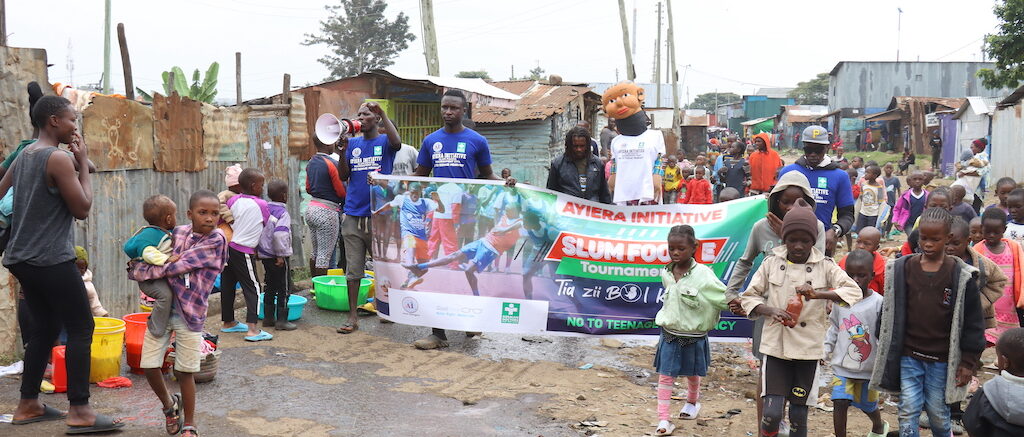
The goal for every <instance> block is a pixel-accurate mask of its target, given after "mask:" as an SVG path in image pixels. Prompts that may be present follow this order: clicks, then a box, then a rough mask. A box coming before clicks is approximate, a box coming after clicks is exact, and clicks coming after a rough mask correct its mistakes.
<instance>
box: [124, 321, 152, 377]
mask: <svg viewBox="0 0 1024 437" xmlns="http://www.w3.org/2000/svg"><path fill="white" fill-rule="evenodd" d="M148 319H149V313H134V314H129V315H127V316H124V317H122V318H121V320H124V324H125V332H124V344H125V348H126V349H127V352H128V357H127V358H128V368H129V369H130V370H131V372H132V373H134V374H136V375H141V374H142V373H143V372H142V369H141V368H140V367H139V363H140V362H141V361H142V339H143V338H145V336H146V321H147V320H148Z"/></svg>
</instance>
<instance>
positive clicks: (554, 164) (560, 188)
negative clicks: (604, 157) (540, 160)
mask: <svg viewBox="0 0 1024 437" xmlns="http://www.w3.org/2000/svg"><path fill="white" fill-rule="evenodd" d="M547 188H548V189H549V190H552V191H557V192H559V193H564V194H568V195H570V196H575V197H579V198H581V199H586V200H590V201H593V202H600V203H612V196H611V194H610V193H609V191H608V181H607V179H605V177H604V164H603V163H601V158H598V157H597V155H593V154H591V153H590V133H589V132H588V131H587V130H586V129H585V128H583V127H580V126H576V127H574V128H572V129H569V132H568V133H567V134H566V135H565V153H563V154H561V155H559V156H557V157H555V159H553V160H551V169H550V170H548V183H547Z"/></svg>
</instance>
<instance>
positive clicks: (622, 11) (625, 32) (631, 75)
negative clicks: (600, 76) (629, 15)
mask: <svg viewBox="0 0 1024 437" xmlns="http://www.w3.org/2000/svg"><path fill="white" fill-rule="evenodd" d="M619 21H621V22H622V48H624V49H625V50H626V78H627V79H629V80H635V79H636V70H634V69H633V53H632V52H631V51H630V50H629V23H627V22H626V2H625V0H619Z"/></svg>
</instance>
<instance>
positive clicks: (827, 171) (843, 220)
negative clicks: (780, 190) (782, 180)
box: [779, 126, 855, 256]
mask: <svg viewBox="0 0 1024 437" xmlns="http://www.w3.org/2000/svg"><path fill="white" fill-rule="evenodd" d="M800 140H801V141H802V142H803V147H804V156H803V157H801V158H800V159H798V160H797V161H796V163H794V164H790V165H787V166H785V167H783V168H782V170H780V171H779V174H780V175H783V174H786V173H788V172H791V171H798V172H800V173H802V174H803V175H804V176H806V177H807V181H808V182H810V184H811V191H812V192H813V193H814V200H815V203H817V205H818V206H817V208H815V209H814V215H816V216H817V217H818V220H820V221H821V223H822V224H823V225H825V229H826V231H825V241H826V246H825V247H826V250H825V254H826V255H828V256H832V253H833V252H834V251H835V247H836V241H838V239H839V237H842V236H843V235H845V234H846V233H847V232H849V231H850V228H851V227H852V226H853V206H854V202H855V201H854V199H853V188H852V186H851V185H850V178H849V176H847V175H846V172H844V171H843V170H840V169H839V167H837V166H836V164H835V163H833V162H832V160H831V159H829V157H828V156H827V155H826V154H825V153H826V151H827V150H828V146H829V141H828V131H827V130H826V129H825V128H823V127H821V126H809V127H807V128H806V129H804V132H803V135H801V138H800ZM833 212H834V213H835V215H836V220H835V222H833V221H832V214H833Z"/></svg>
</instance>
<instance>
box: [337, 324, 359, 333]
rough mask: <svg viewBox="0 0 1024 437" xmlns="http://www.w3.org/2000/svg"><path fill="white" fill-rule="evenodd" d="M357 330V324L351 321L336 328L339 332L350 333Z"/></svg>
mask: <svg viewBox="0 0 1024 437" xmlns="http://www.w3.org/2000/svg"><path fill="white" fill-rule="evenodd" d="M358 330H359V325H356V324H353V323H345V324H343V325H341V327H340V328H338V333H339V334H351V333H353V332H356V331H358Z"/></svg>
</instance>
